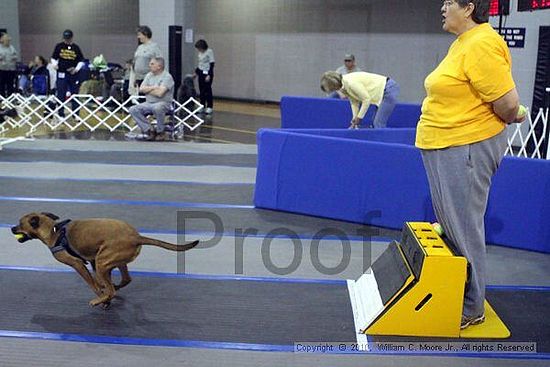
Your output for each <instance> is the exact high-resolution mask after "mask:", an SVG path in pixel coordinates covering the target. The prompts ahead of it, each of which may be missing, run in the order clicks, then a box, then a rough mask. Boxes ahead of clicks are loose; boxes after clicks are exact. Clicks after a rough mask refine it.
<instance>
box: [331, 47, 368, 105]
mask: <svg viewBox="0 0 550 367" xmlns="http://www.w3.org/2000/svg"><path fill="white" fill-rule="evenodd" d="M358 71H362V70H361V69H360V68H359V67H358V66H357V64H356V63H355V56H354V55H353V54H345V55H344V65H342V66H340V67H339V68H338V69H336V72H337V73H338V74H340V75H346V74H349V73H355V72H358ZM328 97H329V98H346V97H345V96H344V95H343V94H339V93H338V92H336V91H334V92H332V93H329V94H328Z"/></svg>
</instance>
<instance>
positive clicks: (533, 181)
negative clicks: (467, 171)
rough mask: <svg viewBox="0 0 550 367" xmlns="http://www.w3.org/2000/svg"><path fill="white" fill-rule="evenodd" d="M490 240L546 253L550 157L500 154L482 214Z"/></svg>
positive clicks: (549, 244) (549, 241)
mask: <svg viewBox="0 0 550 367" xmlns="http://www.w3.org/2000/svg"><path fill="white" fill-rule="evenodd" d="M485 226H486V235H487V236H486V237H487V241H488V242H490V243H495V244H501V245H506V246H509V247H517V248H523V249H528V250H535V251H542V252H548V253H550V161H549V160H544V159H530V158H516V157H504V159H503V161H502V163H501V165H500V167H499V169H498V171H497V173H496V174H495V176H494V177H493V185H492V186H491V192H490V194H489V204H488V207H487V215H486V216H485Z"/></svg>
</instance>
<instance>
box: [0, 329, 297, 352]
mask: <svg viewBox="0 0 550 367" xmlns="http://www.w3.org/2000/svg"><path fill="white" fill-rule="evenodd" d="M0 337H10V338H23V339H41V340H57V341H67V342H80V343H100V344H118V345H139V346H156V347H185V348H201V349H232V350H248V351H265V352H292V351H294V346H292V345H271V344H248V343H228V342H210V341H197V340H177V339H147V338H127V337H113V336H97V335H80V334H57V333H41V332H32V331H11V330H0Z"/></svg>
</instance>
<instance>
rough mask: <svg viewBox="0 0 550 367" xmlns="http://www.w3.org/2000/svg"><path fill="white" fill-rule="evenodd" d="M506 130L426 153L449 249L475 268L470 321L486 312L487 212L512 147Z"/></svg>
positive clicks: (467, 305)
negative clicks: (493, 182)
mask: <svg viewBox="0 0 550 367" xmlns="http://www.w3.org/2000/svg"><path fill="white" fill-rule="evenodd" d="M506 142H507V133H506V130H503V131H502V132H501V133H500V134H498V135H495V136H494V137H492V138H490V139H487V140H484V141H481V142H478V143H473V144H468V145H463V146H458V147H450V148H445V149H434V150H424V149H423V150H421V152H422V160H423V161H424V167H425V168H426V174H427V176H428V181H429V183H430V192H431V195H432V202H433V206H434V210H435V215H436V217H437V220H438V222H439V223H440V224H441V226H442V227H443V230H444V231H445V234H446V236H447V238H448V239H449V240H450V242H451V243H449V245H450V246H451V247H453V248H454V250H455V251H457V254H458V255H462V256H464V257H466V259H467V260H468V263H469V265H470V274H469V281H468V282H467V284H466V289H465V294H464V308H463V310H462V314H463V315H465V316H479V315H481V314H483V313H484V307H483V302H484V299H485V281H486V274H485V272H486V249H485V224H484V217H485V210H486V209H487V200H488V197H489V188H490V186H491V178H492V176H493V174H494V173H495V172H496V170H497V168H498V166H499V164H500V162H501V160H502V157H503V156H504V152H505V151H506V145H507V143H506Z"/></svg>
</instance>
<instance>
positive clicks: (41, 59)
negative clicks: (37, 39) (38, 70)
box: [36, 55, 48, 66]
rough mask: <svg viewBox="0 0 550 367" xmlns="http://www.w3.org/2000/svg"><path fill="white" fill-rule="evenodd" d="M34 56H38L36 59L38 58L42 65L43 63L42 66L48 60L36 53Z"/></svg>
mask: <svg viewBox="0 0 550 367" xmlns="http://www.w3.org/2000/svg"><path fill="white" fill-rule="evenodd" d="M36 57H38V60H40V62H41V63H42V65H44V66H46V65H48V62H47V61H46V59H45V58H44V56H41V55H37V56H36Z"/></svg>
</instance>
